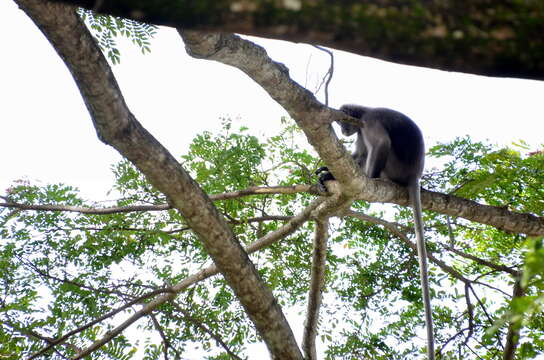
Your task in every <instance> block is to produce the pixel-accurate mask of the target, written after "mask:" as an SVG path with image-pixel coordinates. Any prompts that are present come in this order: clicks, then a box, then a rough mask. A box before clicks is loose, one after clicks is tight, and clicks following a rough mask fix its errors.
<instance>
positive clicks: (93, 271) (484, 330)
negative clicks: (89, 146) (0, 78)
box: [0, 0, 544, 359]
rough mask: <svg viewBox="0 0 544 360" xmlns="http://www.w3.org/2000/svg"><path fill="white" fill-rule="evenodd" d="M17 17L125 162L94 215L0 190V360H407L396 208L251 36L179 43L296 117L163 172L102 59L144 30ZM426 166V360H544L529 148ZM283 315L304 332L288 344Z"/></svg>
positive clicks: (537, 159)
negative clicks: (253, 352)
mask: <svg viewBox="0 0 544 360" xmlns="http://www.w3.org/2000/svg"><path fill="white" fill-rule="evenodd" d="M16 2H17V3H18V4H19V5H20V6H21V8H22V9H23V10H24V11H25V12H26V13H27V14H28V16H29V17H30V18H31V19H32V20H33V21H34V22H35V24H36V25H37V26H38V27H39V28H40V30H41V31H42V32H43V33H44V35H45V37H46V38H47V39H48V40H49V41H50V42H51V44H52V45H53V47H54V48H55V50H56V51H57V53H58V54H59V56H60V57H61V58H62V59H63V61H64V62H65V64H66V66H67V67H68V68H69V70H70V72H71V74H72V75H73V77H74V80H75V82H76V84H77V86H78V88H79V90H80V92H81V95H82V97H83V99H84V101H85V104H86V106H87V109H88V111H89V113H90V115H91V119H92V121H93V125H94V126H95V129H96V131H97V135H98V137H99V139H100V140H101V141H103V142H104V143H106V144H107V145H110V146H112V147H114V148H115V149H116V150H117V151H119V153H121V154H122V156H123V157H124V158H125V159H126V160H124V161H122V162H120V163H118V164H115V165H114V166H113V168H112V170H113V172H114V174H115V179H116V181H115V184H114V191H115V193H116V194H118V195H119V199H118V200H116V201H113V202H112V203H111V204H109V205H107V206H104V205H103V204H98V203H95V202H93V201H92V200H87V199H83V198H81V196H80V195H79V194H78V191H77V189H76V188H75V187H73V186H70V185H65V184H49V185H45V186H37V185H36V184H33V183H26V182H20V183H18V184H14V185H13V186H12V187H11V188H10V189H9V190H8V191H7V193H6V194H5V195H2V199H3V202H2V203H0V206H1V207H2V210H1V211H0V224H1V227H0V234H1V237H2V239H3V240H2V243H1V244H0V267H1V269H2V271H1V277H0V281H1V284H2V288H3V289H4V291H3V296H2V297H1V298H0V309H1V312H0V339H1V340H2V341H0V354H1V355H2V356H3V357H5V358H9V359H19V358H29V359H33V358H40V357H48V358H58V359H65V358H72V359H79V358H87V357H88V358H96V359H99V358H107V359H128V358H131V357H132V356H133V355H134V354H135V353H136V352H138V354H139V355H141V356H143V357H144V358H146V359H156V358H160V357H163V358H165V359H169V358H174V359H175V358H184V357H185V356H189V355H190V354H191V352H192V351H194V349H195V348H198V349H199V350H200V351H202V352H205V353H206V356H207V357H208V358H210V359H225V358H234V359H236V358H244V357H246V356H247V355H248V354H247V353H246V348H247V346H248V345H249V344H251V343H254V342H257V341H262V342H264V343H265V344H266V346H267V348H268V351H269V352H270V355H271V357H272V358H274V359H302V358H306V359H316V358H321V357H324V358H329V359H337V358H346V359H360V358H375V359H406V358H411V357H417V356H422V354H423V353H424V351H423V350H424V345H425V344H424V342H423V341H422V340H421V339H420V338H419V336H420V332H421V331H422V326H423V316H422V306H421V301H420V297H421V295H420V290H419V285H418V280H417V279H418V277H417V261H416V257H415V253H414V251H415V244H414V242H413V240H412V239H413V234H412V230H411V221H410V215H409V213H410V212H409V211H408V210H407V209H405V208H404V206H405V205H407V200H408V198H407V193H406V190H405V189H403V188H402V187H400V186H397V185H395V184H392V183H388V182H385V181H381V180H370V179H368V178H366V177H364V176H363V175H362V174H361V172H360V169H358V168H357V166H356V165H355V164H354V162H353V161H352V159H351V157H350V156H349V153H348V152H347V150H346V148H345V146H344V144H343V143H342V142H340V141H339V140H338V138H337V137H336V135H335V133H334V130H333V128H332V127H331V126H330V123H331V122H332V121H333V120H337V119H345V115H343V114H342V113H340V112H338V111H336V110H334V109H330V108H328V107H326V106H325V105H323V104H321V103H320V102H319V101H317V100H316V98H315V97H314V95H313V94H312V93H311V92H309V91H308V90H306V89H304V88H303V87H301V86H300V85H299V84H297V83H296V82H294V81H293V80H292V79H291V78H290V77H289V73H288V70H287V69H286V67H285V66H283V65H282V64H280V63H277V62H274V61H273V60H272V59H270V58H269V57H268V55H267V54H266V51H265V50H264V49H263V48H261V47H259V46H257V45H255V44H254V43H252V42H251V41H248V40H244V39H241V38H240V37H238V36H236V35H232V34H227V33H221V34H217V33H208V32H200V31H194V30H184V29H178V32H179V34H180V36H181V39H182V40H183V41H184V43H185V45H186V48H187V51H188V53H189V54H190V55H191V56H194V57H196V58H202V59H207V60H214V61H219V62H221V63H224V64H227V65H230V66H234V67H236V68H239V69H240V70H242V71H243V72H244V73H245V74H247V75H248V76H250V77H251V78H252V79H253V80H254V81H255V82H256V83H258V84H259V85H260V86H262V87H263V89H264V90H266V91H267V92H268V94H269V95H270V96H271V97H272V98H273V99H275V100H276V101H277V102H278V103H280V104H281V105H282V106H283V107H284V108H285V109H286V110H287V111H288V113H289V115H290V116H291V118H292V120H291V119H283V120H282V121H283V124H284V130H283V131H282V132H281V133H279V134H275V135H273V136H270V137H267V138H263V137H258V136H255V135H253V134H251V129H250V128H249V129H248V128H245V127H242V128H235V127H233V125H232V122H230V121H229V120H225V121H224V122H223V124H222V127H221V129H220V130H219V131H217V132H215V133H210V132H203V133H201V134H200V135H198V136H197V137H196V138H195V139H194V140H193V142H192V144H191V146H190V147H189V149H188V150H187V152H186V154H185V155H184V156H183V157H182V158H181V159H176V158H175V157H173V156H172V155H171V154H170V153H169V152H168V150H167V149H166V148H165V147H164V146H162V145H161V144H160V143H159V141H158V140H156V139H155V138H154V137H153V136H152V135H151V134H150V133H149V132H148V131H147V130H146V129H145V128H144V127H143V126H142V125H141V124H140V123H139V122H138V121H137V119H136V118H135V116H134V115H133V114H132V113H131V111H130V109H129V108H128V106H127V105H126V103H125V102H124V99H123V95H122V93H121V91H120V89H119V87H118V85H117V82H116V80H115V77H114V75H113V73H112V71H111V68H110V65H109V64H108V62H107V60H106V58H105V56H104V55H103V53H102V51H101V50H100V47H99V46H100V45H101V46H102V47H104V48H105V50H106V53H108V49H110V51H113V50H111V49H114V47H113V48H112V47H111V43H109V40H108V39H110V35H112V36H113V35H115V32H119V33H122V34H123V35H128V36H134V41H135V42H136V43H137V44H138V45H139V46H140V47H141V48H142V49H146V47H148V45H149V44H148V40H147V39H148V35H150V34H152V32H153V29H152V28H151V27H148V26H146V25H138V24H134V25H131V23H130V22H128V23H127V22H124V21H121V20H116V19H115V18H108V19H106V18H102V19H100V18H94V16H95V15H94V14H92V13H86V12H82V11H80V12H79V15H78V13H77V11H76V8H74V7H72V6H67V5H64V4H57V3H49V2H44V1H39V0H17V1H16ZM82 16H91V17H93V18H92V19H91V21H90V27H91V29H94V31H96V32H98V33H99V35H100V34H101V36H102V37H100V36H99V35H96V36H95V37H93V35H92V34H91V32H90V31H89V30H88V28H87V27H86V26H85V24H84V22H83V20H82ZM93 24H94V26H93ZM104 28H105V29H104ZM102 30H105V33H104V32H102ZM138 32H140V33H138ZM108 33H109V35H108ZM100 39H102V40H103V41H100ZM97 40H98V41H97ZM108 46H109V48H108ZM109 56H110V59H112V60H113V61H115V58H116V54H115V52H113V53H109ZM301 139H305V140H306V141H307V142H308V143H309V144H310V145H311V146H312V148H313V150H315V151H316V152H317V155H318V156H314V155H312V153H311V152H310V151H309V150H308V149H307V148H306V147H305V146H302V145H300V141H301ZM429 156H432V157H436V158H440V159H441V160H442V163H443V165H442V166H441V167H440V168H435V169H428V170H427V172H428V175H426V176H424V178H423V186H424V187H425V188H426V189H429V190H425V191H423V193H422V203H423V207H424V209H425V210H427V212H426V214H425V223H426V229H425V230H426V237H427V239H429V240H428V248H429V254H428V258H429V262H430V264H431V288H432V291H433V294H432V297H433V305H434V317H435V319H436V320H435V321H436V324H437V329H436V332H437V334H436V337H437V339H438V346H437V352H438V355H439V357H441V358H460V357H467V358H474V359H477V358H484V359H500V358H502V359H514V358H515V357H516V356H517V357H518V358H534V357H536V356H538V355H541V354H543V353H544V343H543V341H542V339H543V338H544V336H543V335H544V334H543V332H544V327H543V325H542V302H543V300H544V296H543V295H542V293H543V292H542V291H543V286H544V283H543V281H542V276H543V270H542V269H544V251H543V250H542V235H543V234H544V218H543V212H544V205H543V203H542V200H541V199H542V197H543V195H544V194H543V189H544V187H543V186H542V185H543V180H544V179H543V176H542V173H543V170H544V155H543V153H542V152H529V151H528V149H527V147H526V146H525V144H524V143H522V142H521V143H519V144H517V145H516V147H513V148H497V147H494V146H492V145H489V144H485V143H478V142H473V141H472V140H471V139H470V138H458V139H452V141H451V142H449V143H445V144H435V145H434V146H432V147H431V149H430V150H429ZM322 163H325V164H326V165H327V166H328V167H329V169H330V170H331V171H332V172H333V173H334V175H335V177H336V178H337V181H336V182H332V183H331V184H330V186H328V192H323V191H322V189H319V188H318V187H317V186H316V185H315V184H314V183H315V178H314V177H313V171H314V170H315V169H316V168H317V167H319V166H320V165H321V164H322ZM377 202H380V203H390V204H394V205H383V206H382V205H377V204H375V203H377ZM219 275H220V276H219ZM304 308H305V309H304ZM285 309H296V310H298V311H300V312H301V313H303V315H299V316H298V317H296V318H295V319H297V320H298V321H300V320H301V318H305V321H304V323H305V324H304V331H303V335H302V342H301V344H300V347H299V345H298V344H297V341H296V340H295V334H294V332H293V329H294V328H295V327H294V326H293V324H292V322H293V320H291V324H289V323H288V321H287V318H286V315H285ZM134 328H138V330H139V331H138V336H136V335H134V334H133V333H131V330H133V329H134ZM142 354H143V355H142Z"/></svg>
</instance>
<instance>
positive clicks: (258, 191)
mask: <svg viewBox="0 0 544 360" xmlns="http://www.w3.org/2000/svg"><path fill="white" fill-rule="evenodd" d="M301 192H306V193H309V194H319V191H318V189H317V187H316V186H315V185H292V186H251V187H249V188H246V189H243V190H238V191H232V192H227V193H222V194H213V195H210V196H209V197H210V200H212V201H219V200H228V199H237V198H241V197H245V196H251V195H271V194H297V193H301ZM2 198H3V199H7V197H2ZM0 207H5V208H14V209H20V210H37V211H66V212H77V213H80V214H89V215H110V214H117V213H125V212H136V211H138V212H139V211H164V210H170V209H172V206H171V205H170V204H158V205H129V206H112V207H107V208H92V207H85V206H71V205H56V204H46V205H34V204H21V203H16V202H10V201H7V202H4V203H0Z"/></svg>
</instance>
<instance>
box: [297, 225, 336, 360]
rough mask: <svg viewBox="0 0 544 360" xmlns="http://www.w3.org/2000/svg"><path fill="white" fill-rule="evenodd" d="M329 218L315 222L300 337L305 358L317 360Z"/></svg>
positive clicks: (306, 359)
mask: <svg viewBox="0 0 544 360" xmlns="http://www.w3.org/2000/svg"><path fill="white" fill-rule="evenodd" d="M328 230H329V219H328V218H325V219H318V220H316V223H315V235H314V250H313V255H312V271H311V274H310V277H311V282H310V290H309V291H308V306H307V310H306V322H305V323H304V335H303V337H302V351H303V353H304V358H305V360H317V350H316V346H315V338H316V336H317V326H318V322H319V308H320V307H321V300H322V298H323V287H324V285H325V270H326V258H327V238H328Z"/></svg>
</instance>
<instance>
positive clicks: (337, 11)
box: [55, 0, 544, 80]
mask: <svg viewBox="0 0 544 360" xmlns="http://www.w3.org/2000/svg"><path fill="white" fill-rule="evenodd" d="M55 1H63V2H66V3H70V4H74V5H78V6H81V7H84V8H86V9H94V10H96V11H99V12H101V13H105V14H111V15H116V16H120V17H125V18H131V19H134V20H138V21H143V22H147V23H152V24H157V25H167V26H172V27H175V28H182V29H193V30H206V31H213V32H231V33H241V34H247V35H254V36H259V37H266V38H273V39H280V40H289V41H294V42H304V43H309V44H316V45H325V46H329V47H332V48H335V49H340V50H346V51H350V52H352V53H356V54H359V55H364V56H370V57H374V58H378V59H382V60H386V61H392V62H396V63H400V64H407V65H415V66H424V67H430V68H435V69H441V70H446V71H460V72H467V73H473V74H480V75H488V76H501V77H519V78H530V79H540V80H543V79H544V37H543V36H542V34H544V2H542V1H540V0H528V1H516V0H505V1H495V2H492V1H488V0H446V1H442V0H430V1H398V0H382V1H379V2H377V1H369V0H366V1H359V0H344V1H341V2H340V1H337V2H335V1H326V0H319V1H315V0H294V1H251V0H247V1H244V0H243V1H240V0H222V1H217V0H199V1H189V0H157V1H127V0H108V1H96V0H55Z"/></svg>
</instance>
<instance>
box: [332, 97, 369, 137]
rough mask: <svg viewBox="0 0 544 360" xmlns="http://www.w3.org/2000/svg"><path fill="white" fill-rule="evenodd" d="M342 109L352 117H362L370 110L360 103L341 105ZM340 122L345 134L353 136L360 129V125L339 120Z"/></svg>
mask: <svg viewBox="0 0 544 360" xmlns="http://www.w3.org/2000/svg"><path fill="white" fill-rule="evenodd" d="M340 111H342V112H343V113H344V114H346V115H349V116H351V117H354V118H357V119H362V118H363V115H364V114H365V113H366V112H367V111H368V108H366V107H364V106H360V105H352V104H346V105H342V106H341V107H340ZM338 124H339V125H340V128H341V129H342V134H344V136H351V135H353V134H355V133H356V132H357V131H359V130H360V127H359V126H357V125H353V124H350V123H346V122H343V121H338Z"/></svg>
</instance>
